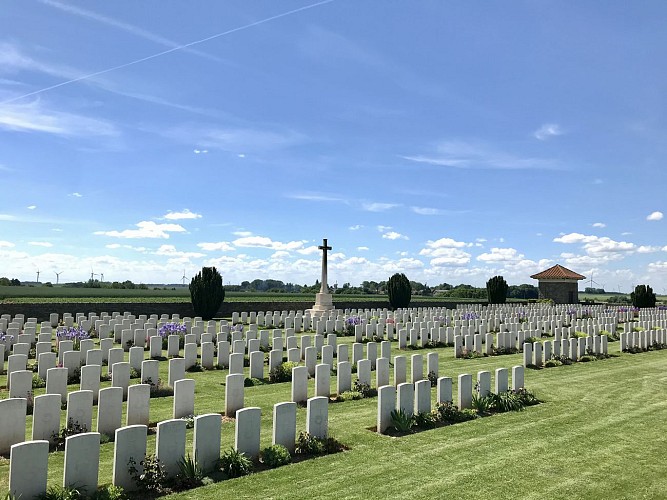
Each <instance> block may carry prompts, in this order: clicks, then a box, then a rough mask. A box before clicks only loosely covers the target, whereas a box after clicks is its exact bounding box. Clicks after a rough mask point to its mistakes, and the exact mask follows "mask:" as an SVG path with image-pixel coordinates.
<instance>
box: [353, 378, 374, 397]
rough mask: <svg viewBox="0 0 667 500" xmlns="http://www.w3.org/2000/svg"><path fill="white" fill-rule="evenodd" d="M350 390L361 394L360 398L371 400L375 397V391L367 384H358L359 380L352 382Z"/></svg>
mask: <svg viewBox="0 0 667 500" xmlns="http://www.w3.org/2000/svg"><path fill="white" fill-rule="evenodd" d="M352 390H353V391H355V392H358V393H359V394H361V397H363V398H372V397H374V396H377V391H376V390H375V389H373V388H372V387H371V386H370V385H368V384H365V383H363V382H359V379H357V380H355V381H354V387H353V388H352Z"/></svg>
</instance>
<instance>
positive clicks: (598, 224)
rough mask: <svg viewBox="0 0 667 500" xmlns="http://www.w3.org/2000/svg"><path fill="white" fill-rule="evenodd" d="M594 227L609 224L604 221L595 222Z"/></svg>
mask: <svg viewBox="0 0 667 500" xmlns="http://www.w3.org/2000/svg"><path fill="white" fill-rule="evenodd" d="M593 227H599V228H603V227H607V224H605V223H604V222H594V223H593Z"/></svg>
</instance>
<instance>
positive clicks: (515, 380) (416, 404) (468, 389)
mask: <svg viewBox="0 0 667 500" xmlns="http://www.w3.org/2000/svg"><path fill="white" fill-rule="evenodd" d="M524 382H525V381H524V368H523V366H514V367H512V386H511V390H512V391H518V390H519V389H522V388H523V387H524ZM436 387H437V388H436V403H451V402H453V400H452V379H451V378H449V377H438V379H437V386H436ZM474 390H475V388H473V378H472V375H469V374H461V375H459V376H458V397H457V406H458V408H459V409H461V410H462V409H466V408H471V407H472V400H473V399H472V398H473V391H474ZM476 390H477V391H478V394H479V395H480V397H484V396H487V395H488V394H489V393H490V392H491V372H489V371H480V372H478V373H477V388H476ZM508 390H510V386H509V380H508V370H507V368H497V369H496V371H495V387H494V392H495V393H496V394H501V393H503V392H507V391H508ZM377 408H378V410H377V432H379V433H383V432H385V431H386V430H387V428H388V427H390V426H391V421H392V420H391V413H392V411H394V410H397V411H398V410H400V411H402V412H403V413H405V414H406V415H408V416H412V415H414V414H420V413H428V412H430V411H431V382H430V381H429V380H420V381H416V382H411V383H410V382H405V383H401V384H398V385H395V386H394V385H384V386H379V387H378V406H377Z"/></svg>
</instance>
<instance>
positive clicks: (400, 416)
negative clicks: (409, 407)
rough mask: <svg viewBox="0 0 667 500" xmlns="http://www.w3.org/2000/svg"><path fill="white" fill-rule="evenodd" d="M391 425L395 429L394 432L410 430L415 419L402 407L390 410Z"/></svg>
mask: <svg viewBox="0 0 667 500" xmlns="http://www.w3.org/2000/svg"><path fill="white" fill-rule="evenodd" d="M391 425H392V426H393V427H394V429H396V432H401V433H407V432H410V431H411V430H412V427H413V426H414V425H415V419H414V417H413V416H412V415H408V414H407V413H405V412H404V411H403V410H402V409H398V410H392V411H391Z"/></svg>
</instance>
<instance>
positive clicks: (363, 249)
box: [357, 247, 369, 252]
mask: <svg viewBox="0 0 667 500" xmlns="http://www.w3.org/2000/svg"><path fill="white" fill-rule="evenodd" d="M357 250H359V251H360V252H365V251H367V250H369V248H368V247H357Z"/></svg>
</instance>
